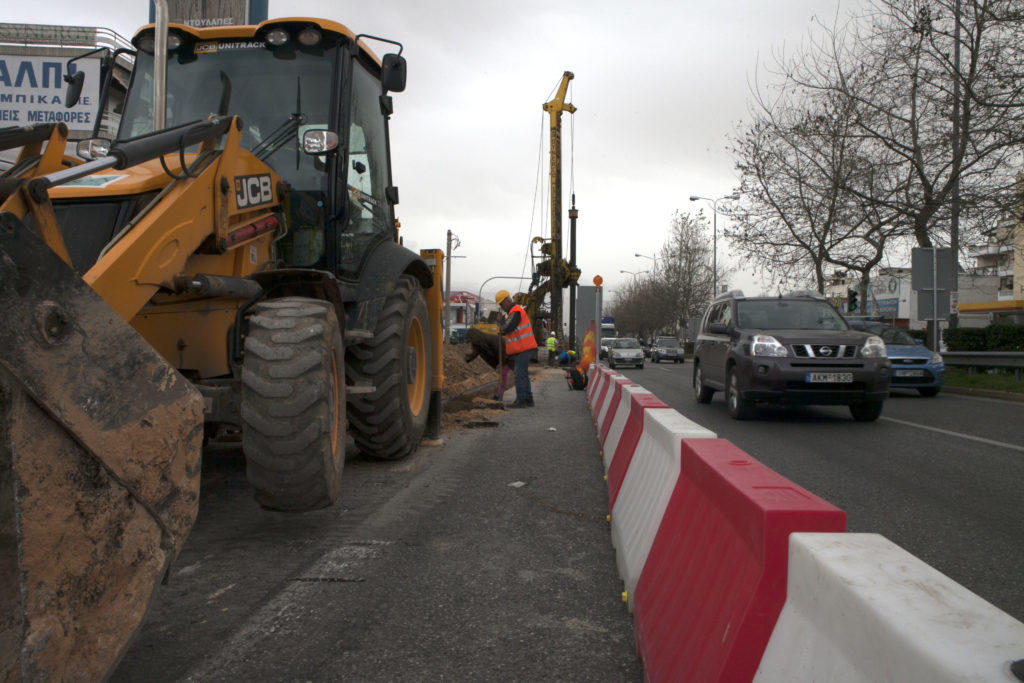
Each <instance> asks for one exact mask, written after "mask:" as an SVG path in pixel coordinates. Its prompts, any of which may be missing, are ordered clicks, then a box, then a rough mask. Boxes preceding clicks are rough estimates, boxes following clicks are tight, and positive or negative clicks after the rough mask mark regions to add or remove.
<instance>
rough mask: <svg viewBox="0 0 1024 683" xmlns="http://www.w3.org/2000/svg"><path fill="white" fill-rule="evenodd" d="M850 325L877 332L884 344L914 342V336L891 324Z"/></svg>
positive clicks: (902, 344) (903, 344) (898, 344)
mask: <svg viewBox="0 0 1024 683" xmlns="http://www.w3.org/2000/svg"><path fill="white" fill-rule="evenodd" d="M851 327H853V328H854V329H855V330H861V331H864V332H870V333H871V334H877V335H878V336H879V337H881V338H882V341H884V342H885V343H886V344H893V345H895V346H914V345H915V343H916V342H915V341H914V338H913V337H911V336H910V335H909V334H907V333H906V332H905V331H904V330H901V329H899V328H897V327H893V326H892V325H852V326H851Z"/></svg>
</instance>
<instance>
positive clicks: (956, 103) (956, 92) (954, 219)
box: [949, 0, 960, 328]
mask: <svg viewBox="0 0 1024 683" xmlns="http://www.w3.org/2000/svg"><path fill="white" fill-rule="evenodd" d="M953 14H954V17H955V24H956V28H955V29H954V32H953V173H954V177H953V202H952V206H951V207H950V217H951V225H950V228H949V248H950V251H951V252H952V256H953V259H952V261H953V278H952V281H951V285H950V286H951V288H952V291H953V292H957V291H959V290H960V286H959V285H960V283H959V278H958V277H957V262H958V261H959V260H960V259H959V255H960V162H958V161H957V159H958V158H959V157H958V155H959V153H960V0H956V3H955V5H954V9H953ZM958 322H959V316H958V315H954V314H953V313H950V314H949V327H950V328H954V327H956V326H957V324H958Z"/></svg>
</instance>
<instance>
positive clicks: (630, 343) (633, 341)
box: [612, 337, 640, 349]
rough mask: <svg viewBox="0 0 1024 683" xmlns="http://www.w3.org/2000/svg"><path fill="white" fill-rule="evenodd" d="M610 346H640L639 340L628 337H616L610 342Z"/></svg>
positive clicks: (635, 347) (618, 347)
mask: <svg viewBox="0 0 1024 683" xmlns="http://www.w3.org/2000/svg"><path fill="white" fill-rule="evenodd" d="M612 348H613V349H639V348H640V342H638V341H637V340H636V339H630V338H628V337H626V338H623V339H616V340H615V341H614V342H612Z"/></svg>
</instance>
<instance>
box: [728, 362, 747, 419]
mask: <svg viewBox="0 0 1024 683" xmlns="http://www.w3.org/2000/svg"><path fill="white" fill-rule="evenodd" d="M725 402H726V404H727V405H728V406H729V414H730V415H732V417H733V419H736V420H749V419H750V417H751V416H752V414H753V412H754V408H753V405H752V404H751V402H750V401H748V400H746V399H745V398H743V389H742V388H741V387H740V378H739V377H737V376H736V372H735V368H730V369H729V374H728V376H727V377H726V378H725Z"/></svg>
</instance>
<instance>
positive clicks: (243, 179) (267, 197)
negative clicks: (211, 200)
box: [235, 173, 274, 209]
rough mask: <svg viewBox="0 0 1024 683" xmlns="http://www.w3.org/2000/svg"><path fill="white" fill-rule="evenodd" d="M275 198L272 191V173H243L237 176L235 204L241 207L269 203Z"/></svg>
mask: <svg viewBox="0 0 1024 683" xmlns="http://www.w3.org/2000/svg"><path fill="white" fill-rule="evenodd" d="M273 200H274V193H273V192H271V191H270V174H269V173H264V174H262V175H243V176H238V177H237V178H235V204H237V205H238V208H239V209H246V208H249V207H250V206H258V205H260V204H269V203H270V202H271V201H273Z"/></svg>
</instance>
